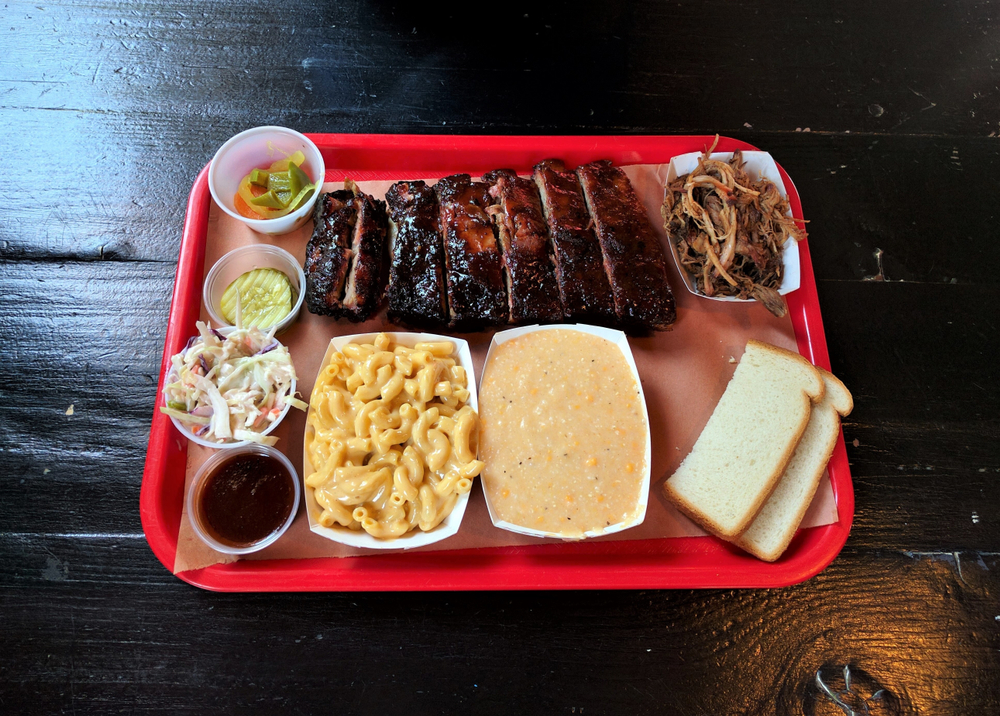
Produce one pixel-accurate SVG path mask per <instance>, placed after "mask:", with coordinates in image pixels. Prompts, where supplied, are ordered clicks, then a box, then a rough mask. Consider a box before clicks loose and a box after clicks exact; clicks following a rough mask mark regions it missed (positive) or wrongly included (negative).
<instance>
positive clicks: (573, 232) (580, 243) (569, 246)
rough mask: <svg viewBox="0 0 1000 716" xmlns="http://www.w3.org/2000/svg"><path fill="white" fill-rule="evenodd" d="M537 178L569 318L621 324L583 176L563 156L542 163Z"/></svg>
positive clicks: (563, 300) (588, 321)
mask: <svg viewBox="0 0 1000 716" xmlns="http://www.w3.org/2000/svg"><path fill="white" fill-rule="evenodd" d="M534 178H535V184H536V185H537V186H538V190H539V193H540V195H541V200H542V207H543V209H544V212H545V219H546V222H547V223H548V229H549V237H550V240H551V242H552V256H553V259H554V260H555V275H556V283H557V284H558V286H559V297H560V299H561V301H562V305H563V309H564V310H565V313H566V318H567V319H568V320H573V321H581V322H584V323H600V324H604V325H615V324H616V323H617V318H616V316H615V305H614V301H613V299H612V298H611V286H610V285H609V284H608V276H607V274H606V273H605V272H604V258H603V256H602V254H601V245H600V244H599V243H598V241H597V237H596V236H595V235H594V231H593V229H592V228H591V221H590V214H588V213H587V204H586V201H585V200H584V198H583V190H582V189H581V188H580V180H579V179H577V176H576V174H574V173H573V172H568V171H566V168H565V166H563V163H562V162H561V161H560V160H558V159H547V160H545V161H544V162H539V163H538V164H536V165H535V174H534Z"/></svg>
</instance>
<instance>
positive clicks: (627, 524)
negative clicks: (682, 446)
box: [483, 323, 652, 542]
mask: <svg viewBox="0 0 1000 716" xmlns="http://www.w3.org/2000/svg"><path fill="white" fill-rule="evenodd" d="M559 329H561V330H568V331H579V332H580V333H589V334H590V335H592V336H597V337H598V338H603V339H604V340H606V341H609V342H611V343H613V344H614V345H615V347H616V348H618V350H620V351H621V352H622V357H624V358H625V363H626V364H627V365H628V367H629V370H630V371H632V377H634V378H635V387H636V390H637V391H638V393H639V404H640V405H641V406H642V419H643V422H644V423H645V425H646V451H645V452H644V453H643V465H644V466H645V469H644V470H643V475H642V485H641V486H640V488H639V501H638V503H637V504H636V510H635V512H634V513H633V514H632V516H631V517H630V518H629V519H627V520H622V521H621V522H616V523H615V524H613V525H611V526H609V527H605V528H604V529H602V530H587V531H586V532H584V533H583V535H582V536H567V535H564V534H562V533H559V532H549V531H548V530H534V529H531V528H530V527H525V526H523V525H518V524H514V523H513V522H507V521H506V520H502V519H500V518H499V517H498V516H497V514H496V513H495V512H494V510H493V503H492V502H491V501H490V495H489V493H488V492H487V491H486V488H485V487H483V496H484V498H485V499H486V509H487V510H488V511H489V513H490V520H492V521H493V526H494V527H498V528H500V529H502V530H508V531H510V532H516V533H518V534H522V535H528V536H529V537H548V538H555V539H561V540H567V541H571V542H576V541H579V540H581V539H590V538H593V537H603V536H605V535H611V534H615V533H616V532H621V531H622V530H627V529H630V528H632V527H636V526H638V525H641V524H642V522H643V520H645V519H646V507H647V505H648V504H649V477H650V474H651V470H652V464H651V462H650V458H651V454H652V444H651V440H650V436H649V412H648V411H647V410H646V397H645V395H643V392H642V380H641V379H640V378H639V369H638V368H636V367H635V358H633V357H632V349H631V348H630V347H629V344H628V336H626V335H625V334H624V333H622V332H621V331H616V330H614V329H613V328H603V327H601V326H591V325H588V324H585V323H563V324H558V323H557V324H552V325H546V326H539V325H534V326H522V327H520V328H511V329H508V330H506V331H500V332H499V333H496V334H494V335H493V340H492V341H491V342H490V349H489V351H487V353H486V362H485V365H484V366H483V378H484V379H485V378H486V372H487V371H488V370H489V365H490V357H491V356H492V355H493V351H494V350H495V349H496V348H497V346H502V345H503V344H504V343H506V342H507V341H510V340H513V339H515V338H520V337H521V336H523V335H526V334H528V333H537V332H538V331H552V330H559Z"/></svg>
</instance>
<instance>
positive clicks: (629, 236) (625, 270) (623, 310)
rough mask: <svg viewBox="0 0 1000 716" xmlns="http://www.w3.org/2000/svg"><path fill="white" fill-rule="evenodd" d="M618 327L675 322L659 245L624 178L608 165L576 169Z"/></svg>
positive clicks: (640, 327)
mask: <svg viewBox="0 0 1000 716" xmlns="http://www.w3.org/2000/svg"><path fill="white" fill-rule="evenodd" d="M576 174H577V176H578V177H579V178H580V184H581V186H582V187H583V195H584V198H585V199H586V200H587V208H588V209H589V210H590V216H591V218H592V219H593V221H594V228H595V230H596V232H597V239H598V241H599V242H600V244H601V252H602V253H603V254H604V268H605V271H606V272H607V274H608V282H609V283H610V284H611V295H612V297H613V298H614V301H615V313H616V314H617V316H618V320H619V322H620V323H621V325H622V327H623V328H626V329H631V330H643V329H650V328H652V329H655V330H664V329H666V328H669V327H670V326H671V325H672V324H673V322H674V320H675V318H676V309H675V306H674V296H673V293H671V291H670V285H669V284H668V283H667V269H666V258H665V257H664V255H663V247H662V246H661V245H660V241H659V239H658V238H657V236H656V234H655V233H654V231H653V227H652V226H651V225H650V223H649V219H648V217H647V216H646V210H645V208H644V207H643V205H642V202H641V201H639V197H638V196H637V195H636V193H635V190H634V189H633V188H632V184H631V183H629V180H628V177H627V176H626V175H625V172H623V171H622V170H621V169H619V168H618V167H616V166H614V165H613V164H612V163H611V162H610V161H607V160H603V161H598V162H591V163H590V164H584V165H583V166H581V167H578V168H577V170H576Z"/></svg>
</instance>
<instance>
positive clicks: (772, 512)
mask: <svg viewBox="0 0 1000 716" xmlns="http://www.w3.org/2000/svg"><path fill="white" fill-rule="evenodd" d="M819 372H820V374H821V375H822V376H823V383H824V384H825V385H826V392H825V393H824V395H823V399H822V400H821V401H820V402H818V403H816V404H815V405H813V408H812V417H810V418H809V425H808V426H807V427H806V431H805V432H804V433H802V439H801V440H799V444H798V446H797V447H796V448H795V454H794V455H792V459H791V460H790V461H789V463H788V467H787V468H785V474H784V476H782V478H781V481H780V482H779V483H778V486H777V487H776V488H774V492H772V493H771V496H770V497H769V498H768V500H767V502H765V503H764V507H762V508H761V511H760V512H759V513H758V514H757V517H756V518H755V519H754V521H753V523H752V524H751V525H750V527H749V528H748V529H747V531H746V532H744V533H743V534H742V535H741V536H740V537H739V539H738V540H736V544H737V545H738V546H739V547H742V548H743V549H745V550H746V551H747V552H749V553H750V554H752V555H754V556H755V557H759V558H760V559H763V560H765V561H767V562H773V561H774V560H776V559H778V557H780V556H781V554H782V553H783V552H784V551H785V550H786V549H787V548H788V543H789V542H791V541H792V537H794V536H795V532H796V530H797V529H798V528H799V523H801V522H802V518H803V517H804V516H805V514H806V510H808V509H809V504H810V503H811V502H812V499H813V496H814V495H815V494H816V488H818V487H819V481H820V478H822V477H823V471H824V470H825V469H826V465H827V463H828V462H830V456H831V455H832V454H833V448H834V446H835V445H836V444H837V437H838V436H839V435H840V418H841V416H847V415H850V414H851V411H852V410H853V409H854V399H853V398H852V397H851V393H850V391H849V390H848V389H847V388H846V387H845V386H844V384H843V383H841V382H840V380H838V379H837V378H836V377H834V376H833V375H831V374H830V373H828V372H826V371H825V370H823V369H822V368H820V369H819Z"/></svg>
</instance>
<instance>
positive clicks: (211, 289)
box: [202, 244, 306, 333]
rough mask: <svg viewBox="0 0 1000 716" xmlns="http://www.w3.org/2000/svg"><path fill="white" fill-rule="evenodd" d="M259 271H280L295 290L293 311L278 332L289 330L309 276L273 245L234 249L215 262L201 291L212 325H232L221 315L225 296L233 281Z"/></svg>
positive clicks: (300, 306) (296, 313) (282, 250)
mask: <svg viewBox="0 0 1000 716" xmlns="http://www.w3.org/2000/svg"><path fill="white" fill-rule="evenodd" d="M258 268H271V269H277V270H278V271H281V273H283V274H285V276H287V277H288V280H289V282H290V283H291V284H292V290H293V291H295V293H296V294H298V296H297V298H296V300H295V303H294V304H293V305H292V310H291V312H290V313H289V314H288V315H287V316H285V318H283V319H282V320H281V321H279V322H278V324H277V328H276V333H281V332H282V331H284V330H286V329H287V328H288V327H289V326H290V325H292V322H294V321H295V319H296V317H298V315H299V310H300V309H301V308H302V300H303V298H304V297H305V284H306V275H305V273H303V272H302V267H301V266H300V265H299V262H298V261H297V260H296V259H295V257H294V256H292V255H291V254H290V253H288V252H287V251H285V250H284V249H282V248H278V247H277V246H271V245H270V244H250V245H249V246H241V247H240V248H238V249H233V250H232V251H230V252H229V253H228V254H226V255H225V256H223V257H222V258H221V259H219V260H218V261H216V262H215V265H214V266H212V270H211V271H209V272H208V276H206V277H205V285H204V287H203V288H202V301H203V302H204V304H205V308H206V309H207V310H208V315H209V316H211V317H212V322H213V323H215V324H216V325H219V326H231V325H232V324H231V323H230V322H229V321H227V320H226V319H225V318H224V317H223V315H222V294H223V293H224V292H225V290H226V289H227V288H228V287H229V284H231V283H232V282H233V281H235V280H236V279H238V278H239V277H240V276H242V275H243V274H245V273H246V272H247V271H252V270H253V269H258ZM269 329H270V326H261V330H269Z"/></svg>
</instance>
